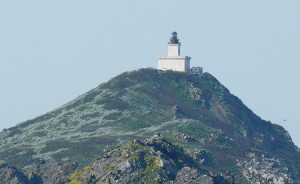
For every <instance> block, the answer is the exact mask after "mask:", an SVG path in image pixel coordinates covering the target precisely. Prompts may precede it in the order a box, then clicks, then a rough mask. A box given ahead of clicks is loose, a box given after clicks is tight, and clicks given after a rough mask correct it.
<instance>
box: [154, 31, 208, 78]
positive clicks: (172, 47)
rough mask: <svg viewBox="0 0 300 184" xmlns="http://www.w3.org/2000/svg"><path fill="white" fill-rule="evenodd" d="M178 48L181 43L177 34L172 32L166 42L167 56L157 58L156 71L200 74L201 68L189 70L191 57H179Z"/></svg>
mask: <svg viewBox="0 0 300 184" xmlns="http://www.w3.org/2000/svg"><path fill="white" fill-rule="evenodd" d="M180 46H181V43H180V42H179V39H178V38H177V33H176V32H173V33H172V36H171V38H170V41H169V42H168V56H166V57H159V58H158V61H157V69H159V70H172V71H177V72H190V73H193V74H199V73H202V72H203V69H202V67H192V68H190V61H191V57H188V56H185V57H183V56H180Z"/></svg>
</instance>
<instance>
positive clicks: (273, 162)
mask: <svg viewBox="0 0 300 184" xmlns="http://www.w3.org/2000/svg"><path fill="white" fill-rule="evenodd" d="M237 165H238V167H239V169H240V171H241V172H242V173H243V175H244V176H245V177H246V178H247V179H248V180H249V181H250V182H251V183H258V182H259V183H266V184H285V183H295V181H294V180H293V179H292V178H291V177H290V174H289V171H288V170H289V169H288V168H287V167H286V166H284V165H283V164H282V163H281V162H280V161H279V160H278V159H276V158H274V157H267V156H265V155H264V154H256V153H248V154H247V158H246V159H244V160H238V161H237Z"/></svg>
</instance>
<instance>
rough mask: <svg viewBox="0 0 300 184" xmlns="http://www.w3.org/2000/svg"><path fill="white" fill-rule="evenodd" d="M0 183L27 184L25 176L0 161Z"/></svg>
mask: <svg viewBox="0 0 300 184" xmlns="http://www.w3.org/2000/svg"><path fill="white" fill-rule="evenodd" d="M0 183H5V184H27V183H29V181H28V179H27V178H26V176H25V175H24V174H23V173H22V172H21V171H19V170H18V169H17V168H15V167H13V166H11V165H9V164H8V163H6V162H5V161H1V160H0Z"/></svg>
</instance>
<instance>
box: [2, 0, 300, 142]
mask: <svg viewBox="0 0 300 184" xmlns="http://www.w3.org/2000/svg"><path fill="white" fill-rule="evenodd" d="M299 19H300V1H299V0H264V1H262V0H251V1H241V0H226V1H224V0H219V1H216V0H185V1H179V0H163V1H158V0H152V1H147V2H146V1H141V0H130V1H124V0H122V1H121V0H119V1H116V0H88V1H78V0H51V1H45V0H26V1H24V0H9V1H1V2H0V85H1V88H0V89H1V90H0V130H1V129H3V128H8V127H11V126H14V125H15V124H17V123H20V122H22V121H25V120H28V119H32V118H34V117H36V116H38V115H41V114H44V113H46V112H48V111H50V110H53V109H54V108H56V107H59V106H61V105H62V104H64V103H66V102H68V101H70V100H72V99H73V98H75V97H76V96H78V95H80V94H82V93H84V92H87V91H89V90H90V89H92V88H94V87H96V86H97V85H99V84H100V83H103V82H105V81H107V80H108V79H110V78H111V77H113V76H115V75H118V74H120V73H121V72H124V71H128V70H134V69H138V68H145V67H156V58H157V57H158V56H164V55H166V53H167V41H168V39H169V37H170V33H171V32H172V31H174V30H176V31H177V32H178V37H179V39H180V41H181V43H182V49H181V51H182V52H181V53H182V54H183V55H189V56H191V57H192V60H191V65H194V66H203V67H204V70H205V71H206V72H209V73H211V74H213V75H214V76H215V77H216V78H217V79H218V80H219V81H220V82H221V83H223V84H224V85H225V86H226V87H227V88H228V89H229V90H230V91H231V92H232V93H233V94H234V95H236V96H238V97H239V98H240V99H241V100H242V101H243V102H244V103H245V104H246V105H247V106H248V107H249V108H250V109H252V110H253V111H254V112H255V113H256V114H257V115H259V116H260V117H262V118H263V119H265V120H270V121H272V122H273V123H277V124H280V125H282V126H284V127H285V128H286V129H287V130H288V131H289V132H290V134H291V136H292V138H293V140H294V142H295V143H296V144H297V145H298V146H300V134H299V132H300V131H299V129H300V124H299V123H300V98H299V95H300V82H299V79H300V20H299ZM285 119H286V121H284V120H285Z"/></svg>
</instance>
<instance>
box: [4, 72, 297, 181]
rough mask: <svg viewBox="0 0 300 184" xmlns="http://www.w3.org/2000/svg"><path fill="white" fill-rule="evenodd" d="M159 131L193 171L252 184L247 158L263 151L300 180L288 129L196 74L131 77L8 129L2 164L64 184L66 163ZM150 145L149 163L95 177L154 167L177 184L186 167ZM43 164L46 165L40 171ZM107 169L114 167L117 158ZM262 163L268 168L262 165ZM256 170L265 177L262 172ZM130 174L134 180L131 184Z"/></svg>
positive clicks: (126, 75)
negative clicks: (184, 155)
mask: <svg viewBox="0 0 300 184" xmlns="http://www.w3.org/2000/svg"><path fill="white" fill-rule="evenodd" d="M155 132H160V133H161V135H162V136H164V137H166V138H167V139H168V140H169V141H170V142H172V143H174V144H176V145H178V146H180V147H182V148H183V149H184V151H185V152H186V153H188V154H189V155H190V156H191V158H193V159H194V160H195V162H193V163H195V164H196V166H190V165H187V167H190V168H196V169H197V170H198V171H199V172H200V173H201V171H200V170H199V167H200V168H202V167H205V169H206V170H208V171H210V173H224V172H225V171H228V170H231V171H232V174H233V175H234V176H235V180H236V182H237V183H247V182H248V183H249V182H250V181H252V179H255V177H257V176H255V175H253V174H251V173H250V172H249V173H248V174H247V172H246V171H244V169H246V168H247V167H248V166H249V167H252V169H253V166H252V165H253V164H252V165H251V164H247V163H248V161H247V160H248V157H247V156H246V155H245V153H248V152H251V150H255V152H256V153H257V154H258V155H260V154H265V153H268V154H269V155H270V158H274V159H275V160H276V159H277V160H279V161H280V163H281V166H283V167H287V169H288V170H287V171H284V170H281V169H282V168H281V167H280V168H281V169H280V170H279V171H284V173H285V174H286V175H287V176H288V178H290V179H291V181H295V182H296V181H300V174H299V173H300V152H299V148H297V147H296V146H295V145H294V144H293V142H292V140H291V138H290V136H289V134H288V132H287V131H286V130H285V129H284V128H282V127H281V126H279V125H276V124H273V123H271V122H268V121H264V120H262V119H261V118H260V117H258V116H257V115H255V114H254V113H253V112H252V111H251V110H250V109H249V108H247V107H246V106H245V105H244V104H243V103H242V101H241V100H240V99H238V98H237V97H236V96H234V95H232V94H231V93H230V91H229V90H228V89H226V88H225V87H224V86H223V85H222V84H220V83H219V81H218V80H217V79H215V78H214V77H213V76H212V75H210V74H208V73H204V74H201V75H190V74H187V73H179V72H172V71H158V70H154V69H141V70H137V71H132V72H125V73H123V74H121V75H119V76H117V77H115V78H113V79H111V80H109V81H108V82H106V83H103V84H101V85H99V86H98V87H96V88H95V89H93V90H91V91H89V92H87V93H85V94H83V95H81V96H79V97H78V98H76V99H74V100H73V101H71V102H69V103H67V104H65V105H64V106H62V107H59V108H57V109H55V110H53V111H51V112H49V113H47V114H45V115H42V116H40V117H37V118H35V119H32V120H29V121H26V122H23V123H20V124H18V125H17V126H15V127H12V128H9V129H5V130H3V131H2V132H0V159H1V160H6V161H7V162H8V163H9V164H11V165H14V166H15V167H17V168H19V171H21V170H24V167H25V166H26V168H27V169H25V170H26V173H28V180H29V181H37V182H38V181H45V182H46V181H47V182H48V181H49V182H60V181H64V180H63V179H62V180H61V178H64V177H66V176H67V175H68V173H65V170H68V168H64V165H63V164H64V163H66V164H68V163H74V162H77V163H80V164H81V165H91V162H93V161H94V160H95V159H97V158H98V157H99V155H100V154H101V153H103V152H104V151H103V150H104V149H106V151H105V153H108V152H107V147H110V146H113V145H122V144H123V143H124V142H127V141H128V140H133V139H135V140H144V139H147V138H150V137H152V135H153V134H154V133H155ZM143 144H146V143H143ZM146 146H150V147H151V148H152V149H154V150H156V151H154V153H155V154H154V153H153V154H150V158H149V159H150V160H147V159H146V161H145V160H144V161H142V160H143V159H142V158H144V156H143V155H141V154H144V152H143V151H140V152H137V155H136V156H137V157H138V158H141V159H137V160H136V159H126V157H124V159H125V160H127V162H123V161H124V160H122V159H120V160H119V162H118V164H119V163H120V164H121V165H115V167H116V168H119V169H118V172H117V171H115V170H114V169H112V168H110V169H111V170H112V173H111V174H110V175H105V174H101V172H104V171H103V170H101V169H105V166H103V165H100V166H99V168H98V171H99V172H97V173H95V174H94V177H98V176H105V177H104V178H102V179H103V181H107V182H109V181H113V180H117V178H123V180H126V181H127V180H128V182H131V181H133V179H135V178H137V177H141V176H143V175H142V174H141V173H142V172H141V170H143V168H144V167H146V168H147V164H149V163H150V162H151V161H154V163H155V164H154V165H153V167H154V166H155V168H156V167H157V168H159V169H158V170H159V171H160V170H161V171H162V173H160V172H150V173H151V174H152V176H153V177H152V178H158V177H159V176H163V177H161V179H160V180H158V181H164V179H163V178H165V180H166V181H171V180H173V181H174V180H175V179H176V177H177V173H178V171H180V170H181V169H182V168H181V167H183V166H180V167H178V165H176V164H174V163H176V162H175V160H176V158H174V157H173V156H174V155H171V156H167V157H165V156H166V152H163V151H160V152H162V153H164V154H162V155H161V156H159V153H158V152H157V150H160V149H156V148H153V147H155V146H154V145H153V146H152V145H147V144H146ZM156 152H157V153H156ZM112 153H114V154H115V152H112ZM112 153H111V154H112ZM115 156H116V157H115V158H116V159H117V158H121V156H120V155H118V154H115ZM101 158H102V157H101ZM39 159H41V160H45V161H46V162H45V163H39V164H37V165H36V163H35V164H33V163H34V161H35V160H39ZM102 159H105V158H104V157H103V158H102ZM174 159H175V160H174ZM53 160H54V161H55V162H53ZM236 160H239V161H240V164H241V165H242V166H239V165H237V162H236ZM49 161H50V163H49V164H48V162H49ZM102 162H107V163H114V161H113V159H111V158H110V157H108V158H106V160H102V161H101V163H102ZM57 163H59V164H57ZM178 163H180V161H178ZM238 163H239V162H238ZM261 163H264V162H259V163H258V164H261ZM32 164H33V166H32V167H29V168H28V166H30V165H32ZM116 164H117V163H116ZM71 165H72V164H71ZM272 167H273V166H272ZM74 168H75V167H74ZM74 168H73V166H70V168H69V169H70V170H73V169H74ZM135 168H136V169H137V170H135ZM150 168H151V167H150ZM239 168H243V169H239ZM14 169H16V168H14ZM28 169H31V171H30V170H28ZM86 169H87V171H88V170H89V169H88V168H86ZM95 169H97V167H95ZM107 169H109V168H107ZM139 169H140V171H139ZM150 170H151V169H150ZM183 171H184V170H183ZM183 171H182V172H183ZM256 171H257V172H262V170H261V169H259V168H256ZM4 172H6V171H5V170H2V173H0V175H2V174H3V173H4ZM251 172H252V171H251ZM125 173H133V174H132V175H130V177H129V176H127V178H126V176H125ZM196 173H197V172H196ZM275 173H276V172H275ZM16 174H17V172H16ZM91 174H93V173H92V172H91ZM4 175H5V176H6V177H7V176H9V175H7V173H4ZM25 175H26V174H25ZM83 176H84V175H82V178H81V179H82V180H83V179H84V178H83ZM121 176H122V177H121ZM123 176H124V177H123ZM133 176H137V177H133ZM200 176H201V175H199V177H200ZM208 176H209V177H212V178H213V182H216V181H218V180H220V177H217V176H215V175H213V174H210V175H208ZM213 176H215V177H213ZM223 176H224V177H225V175H222V177H223ZM197 177H198V175H197ZM224 177H223V178H224ZM280 177H282V178H283V180H284V181H287V182H289V180H287V179H285V177H284V176H281V175H278V174H277V175H275V176H274V177H273V178H274V179H273V180H274V181H275V180H276V181H277V180H278V181H281V179H280ZM17 178H19V177H17ZM86 178H88V179H91V178H89V177H86ZM19 180H20V178H19ZM151 180H152V179H151ZM20 181H21V180H20ZM84 181H87V180H84ZM92 181H94V180H92ZM136 181H137V180H134V182H136ZM182 181H183V180H182ZM253 181H256V180H253ZM270 181H271V180H270Z"/></svg>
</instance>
